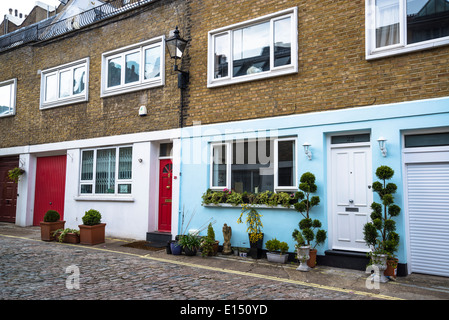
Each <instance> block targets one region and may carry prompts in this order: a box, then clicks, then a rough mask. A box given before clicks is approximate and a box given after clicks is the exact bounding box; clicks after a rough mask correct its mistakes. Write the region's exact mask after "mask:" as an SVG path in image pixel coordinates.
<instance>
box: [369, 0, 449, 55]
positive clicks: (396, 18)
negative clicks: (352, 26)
mask: <svg viewBox="0 0 449 320" xmlns="http://www.w3.org/2000/svg"><path fill="white" fill-rule="evenodd" d="M366 3H367V7H366V26H367V30H366V31H367V32H366V34H367V39H366V50H367V52H366V54H367V58H376V57H382V56H387V55H393V54H397V53H404V52H409V51H415V50H422V49H426V48H431V47H435V46H439V45H445V44H449V1H448V0H367V2H366Z"/></svg>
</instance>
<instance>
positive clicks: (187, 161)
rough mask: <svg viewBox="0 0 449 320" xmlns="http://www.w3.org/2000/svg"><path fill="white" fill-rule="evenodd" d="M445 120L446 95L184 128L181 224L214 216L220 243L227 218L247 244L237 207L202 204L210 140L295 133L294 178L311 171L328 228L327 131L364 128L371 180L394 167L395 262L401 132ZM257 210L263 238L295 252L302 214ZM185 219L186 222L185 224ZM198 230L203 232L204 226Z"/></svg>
mask: <svg viewBox="0 0 449 320" xmlns="http://www.w3.org/2000/svg"><path fill="white" fill-rule="evenodd" d="M444 126H449V98H439V99H432V100H420V101H413V102H406V103H398V104H391V105H379V106H368V107H361V108H352V109H345V110H338V111H327V112H319V113H309V114H301V115H292V116H282V117H276V118H269V119H259V120H249V121H241V122H230V123H222V124H215V125H205V126H201V125H198V126H194V127H189V128H184V129H183V131H182V146H181V148H182V156H181V159H182V160H181V173H182V175H181V190H180V198H181V199H180V208H181V209H183V210H181V211H184V215H185V218H184V225H183V229H186V230H188V229H197V228H199V227H200V226H202V225H205V226H207V222H208V221H210V220H214V221H216V223H215V224H214V230H215V234H216V238H217V240H219V241H220V243H223V234H222V227H223V224H224V223H226V224H228V226H231V227H232V232H233V233H232V238H231V244H232V246H246V247H248V244H249V243H248V236H247V233H246V225H243V224H237V219H238V217H239V215H240V212H241V210H240V208H237V207H235V208H213V207H203V206H202V205H201V196H202V194H203V193H204V192H205V191H206V190H207V188H208V187H209V157H210V156H209V154H210V149H209V142H211V141H221V140H231V139H237V138H243V137H244V138H253V137H256V136H259V137H260V136H270V135H272V136H279V137H281V136H290V135H296V136H297V137H298V140H297V142H298V143H297V144H298V146H297V168H298V180H299V178H300V176H301V175H302V174H303V173H304V172H307V171H310V172H312V173H314V174H315V176H316V180H317V185H318V190H317V193H316V195H318V196H319V197H320V199H321V202H320V205H319V206H317V207H315V208H313V211H312V212H311V214H312V216H313V217H314V218H317V219H319V220H321V222H322V223H323V228H325V229H326V230H328V227H329V226H328V215H327V211H328V200H327V196H328V192H327V184H326V180H327V174H328V173H327V147H328V146H327V141H326V137H327V136H328V135H331V134H342V133H345V132H350V131H361V130H368V131H369V132H371V148H372V171H373V172H372V176H373V181H376V180H377V178H376V177H375V170H376V169H377V167H378V166H380V165H387V166H390V167H391V168H392V169H393V170H394V171H395V175H394V177H393V179H392V180H391V182H393V183H395V184H396V185H397V186H398V191H397V193H396V195H395V203H396V204H398V205H399V206H400V207H401V208H402V212H401V214H400V216H399V217H397V218H396V221H397V231H398V233H399V235H400V237H401V245H400V248H399V251H398V252H397V255H398V258H399V260H400V262H402V263H405V262H407V255H406V252H407V250H406V229H405V225H406V224H405V218H406V217H405V214H404V207H405V204H404V195H403V191H404V186H403V175H402V156H401V150H402V134H403V132H405V131H406V130H415V129H424V128H426V129H427V128H437V127H444ZM380 136H384V137H385V138H386V139H388V141H387V149H388V155H387V157H383V156H382V155H381V153H380V150H379V147H378V143H377V141H376V140H377V138H378V137H380ZM305 141H308V142H309V143H311V145H312V146H311V151H312V153H313V158H312V160H311V161H309V160H308V159H307V158H306V156H305V154H304V150H303V147H302V144H303V143H304V142H305ZM297 185H298V183H297ZM374 201H379V199H378V198H377V195H374ZM260 213H261V214H262V215H263V217H262V222H263V224H264V228H263V231H264V233H265V237H264V242H265V241H267V240H269V239H271V238H274V237H276V238H277V239H278V240H280V241H285V242H287V243H288V244H289V246H290V250H289V251H290V252H294V242H293V240H292V237H291V233H292V231H293V230H294V228H296V227H297V224H298V222H299V220H300V219H301V216H300V214H299V213H298V212H296V211H295V210H286V209H273V208H267V209H261V210H260ZM180 214H181V213H180ZM192 216H193V217H192ZM190 219H191V221H190V224H189V226H188V227H186V225H187V223H188V221H189V220H190ZM180 221H181V218H180ZM181 232H183V230H182V229H181V223H180V230H179V233H181ZM201 234H202V235H205V234H206V230H204V231H203V232H202V233H201ZM328 248H329V243H328V241H326V243H325V244H324V245H323V246H321V247H319V248H318V254H324V251H325V250H327V249H328Z"/></svg>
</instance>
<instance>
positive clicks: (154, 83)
mask: <svg viewBox="0 0 449 320" xmlns="http://www.w3.org/2000/svg"><path fill="white" fill-rule="evenodd" d="M157 46H160V50H161V51H160V55H161V59H160V75H159V77H156V78H151V79H147V80H145V79H144V71H145V69H144V68H145V50H147V49H150V48H154V47H157ZM136 52H140V65H139V81H135V82H131V83H125V70H126V67H125V57H126V55H128V54H131V53H136ZM113 58H121V66H122V69H121V84H120V85H117V86H113V87H110V88H108V87H107V83H108V60H110V59H113ZM163 85H165V37H164V36H160V37H156V38H152V39H150V40H147V41H143V42H140V43H136V44H133V45H130V46H127V47H123V48H119V49H116V50H112V51H108V52H105V53H103V54H102V63H101V97H108V96H113V95H117V94H122V93H126V92H132V91H137V90H143V89H148V88H154V87H159V86H163Z"/></svg>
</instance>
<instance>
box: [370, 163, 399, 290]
mask: <svg viewBox="0 0 449 320" xmlns="http://www.w3.org/2000/svg"><path fill="white" fill-rule="evenodd" d="M393 175H394V170H393V169H391V168H390V167H388V166H380V167H378V168H377V170H376V176H377V178H378V179H380V180H382V182H380V181H376V182H373V185H372V188H373V191H374V192H376V193H377V194H378V195H379V198H380V200H381V202H382V203H377V202H373V203H372V204H371V209H372V210H373V211H372V213H371V216H370V217H371V222H368V223H366V224H365V226H364V228H363V238H364V240H365V242H366V244H367V245H368V246H369V247H370V249H371V251H370V252H369V253H368V256H369V257H370V264H372V265H375V266H376V267H377V268H379V270H380V271H381V274H380V279H379V280H380V282H386V281H388V279H386V278H385V276H384V274H383V272H384V270H386V269H387V260H388V259H394V253H395V252H396V251H397V249H398V247H399V235H398V234H397V233H396V222H395V221H394V220H393V219H392V218H394V217H397V216H398V215H399V213H400V212H401V208H400V207H399V206H397V205H396V204H394V197H393V194H394V193H396V190H397V186H396V185H395V184H394V183H387V180H390V179H391V178H392V177H393ZM390 264H396V266H397V262H396V263H395V262H393V263H391V262H390ZM392 272H393V276H394V275H395V271H394V270H393V271H392Z"/></svg>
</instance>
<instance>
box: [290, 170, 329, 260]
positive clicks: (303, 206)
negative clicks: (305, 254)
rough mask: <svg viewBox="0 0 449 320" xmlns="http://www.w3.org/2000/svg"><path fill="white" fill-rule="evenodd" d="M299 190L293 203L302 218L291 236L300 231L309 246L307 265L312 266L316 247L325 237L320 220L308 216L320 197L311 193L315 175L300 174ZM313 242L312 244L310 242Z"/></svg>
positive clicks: (313, 188)
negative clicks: (296, 200)
mask: <svg viewBox="0 0 449 320" xmlns="http://www.w3.org/2000/svg"><path fill="white" fill-rule="evenodd" d="M299 190H301V191H299V192H298V193H297V199H298V202H296V203H295V204H294V207H295V209H296V211H298V212H299V213H301V215H302V216H303V219H302V220H301V221H299V223H298V226H299V230H298V229H295V230H294V231H293V234H292V237H293V238H294V239H296V238H297V233H301V235H302V237H303V239H304V240H305V241H306V243H307V245H308V246H310V251H309V255H310V259H309V261H308V262H307V264H308V266H309V267H311V268H313V267H315V265H316V252H317V250H316V247H317V246H319V245H321V244H323V243H324V241H325V240H326V238H327V234H326V231H325V230H322V229H319V228H321V221H320V220H318V219H314V220H312V219H311V218H310V214H309V213H310V210H311V209H312V208H313V207H315V206H317V205H318V204H319V203H320V198H319V197H318V196H312V195H311V194H312V193H314V192H316V190H317V186H316V184H315V176H314V175H313V174H312V173H310V172H306V173H304V174H303V175H302V176H301V179H300V184H299ZM313 241H314V242H315V243H314V245H313V246H312V245H311V243H312V242H313Z"/></svg>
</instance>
